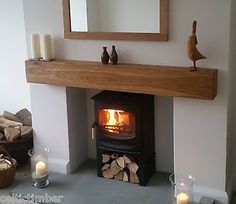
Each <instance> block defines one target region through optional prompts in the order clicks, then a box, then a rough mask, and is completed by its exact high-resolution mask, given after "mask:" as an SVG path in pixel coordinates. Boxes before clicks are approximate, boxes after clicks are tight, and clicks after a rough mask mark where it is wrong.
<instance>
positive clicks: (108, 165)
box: [102, 164, 110, 171]
mask: <svg viewBox="0 0 236 204" xmlns="http://www.w3.org/2000/svg"><path fill="white" fill-rule="evenodd" d="M109 167H110V164H104V165H103V167H102V171H104V170H106V169H107V168H109Z"/></svg>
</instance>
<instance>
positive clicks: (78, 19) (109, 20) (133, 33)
mask: <svg viewBox="0 0 236 204" xmlns="http://www.w3.org/2000/svg"><path fill="white" fill-rule="evenodd" d="M62 3H63V18H64V37H65V38H67V39H106V40H137V41H138V40H141V41H144V40H147V41H167V40H168V0H62Z"/></svg>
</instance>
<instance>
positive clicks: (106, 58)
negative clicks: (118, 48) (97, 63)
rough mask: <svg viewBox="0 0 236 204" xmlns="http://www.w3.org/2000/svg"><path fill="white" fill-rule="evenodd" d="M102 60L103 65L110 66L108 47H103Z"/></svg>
mask: <svg viewBox="0 0 236 204" xmlns="http://www.w3.org/2000/svg"><path fill="white" fill-rule="evenodd" d="M101 60H102V63H103V64H108V62H109V54H108V52H107V47H103V52H102V55H101Z"/></svg>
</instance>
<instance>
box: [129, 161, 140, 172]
mask: <svg viewBox="0 0 236 204" xmlns="http://www.w3.org/2000/svg"><path fill="white" fill-rule="evenodd" d="M127 167H128V169H129V170H130V171H131V172H133V173H136V172H137V171H138V165H137V164H136V163H135V162H131V163H130V164H128V165H127Z"/></svg>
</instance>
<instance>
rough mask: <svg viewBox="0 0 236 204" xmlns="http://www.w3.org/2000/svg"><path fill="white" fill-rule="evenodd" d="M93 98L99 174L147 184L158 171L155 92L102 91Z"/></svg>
mask: <svg viewBox="0 0 236 204" xmlns="http://www.w3.org/2000/svg"><path fill="white" fill-rule="evenodd" d="M92 99H93V100H94V105H95V118H96V121H95V123H94V124H95V127H94V128H95V130H96V131H95V132H96V147H97V162H98V168H97V175H98V176H100V177H105V178H111V179H116V180H121V181H127V182H132V183H139V184H140V185H146V183H147V182H148V180H149V178H150V177H151V176H152V174H153V173H154V171H155V139H154V96H153V95H146V94H135V93H125V92H113V91H102V92H100V93H99V94H97V95H95V96H93V97H92Z"/></svg>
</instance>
